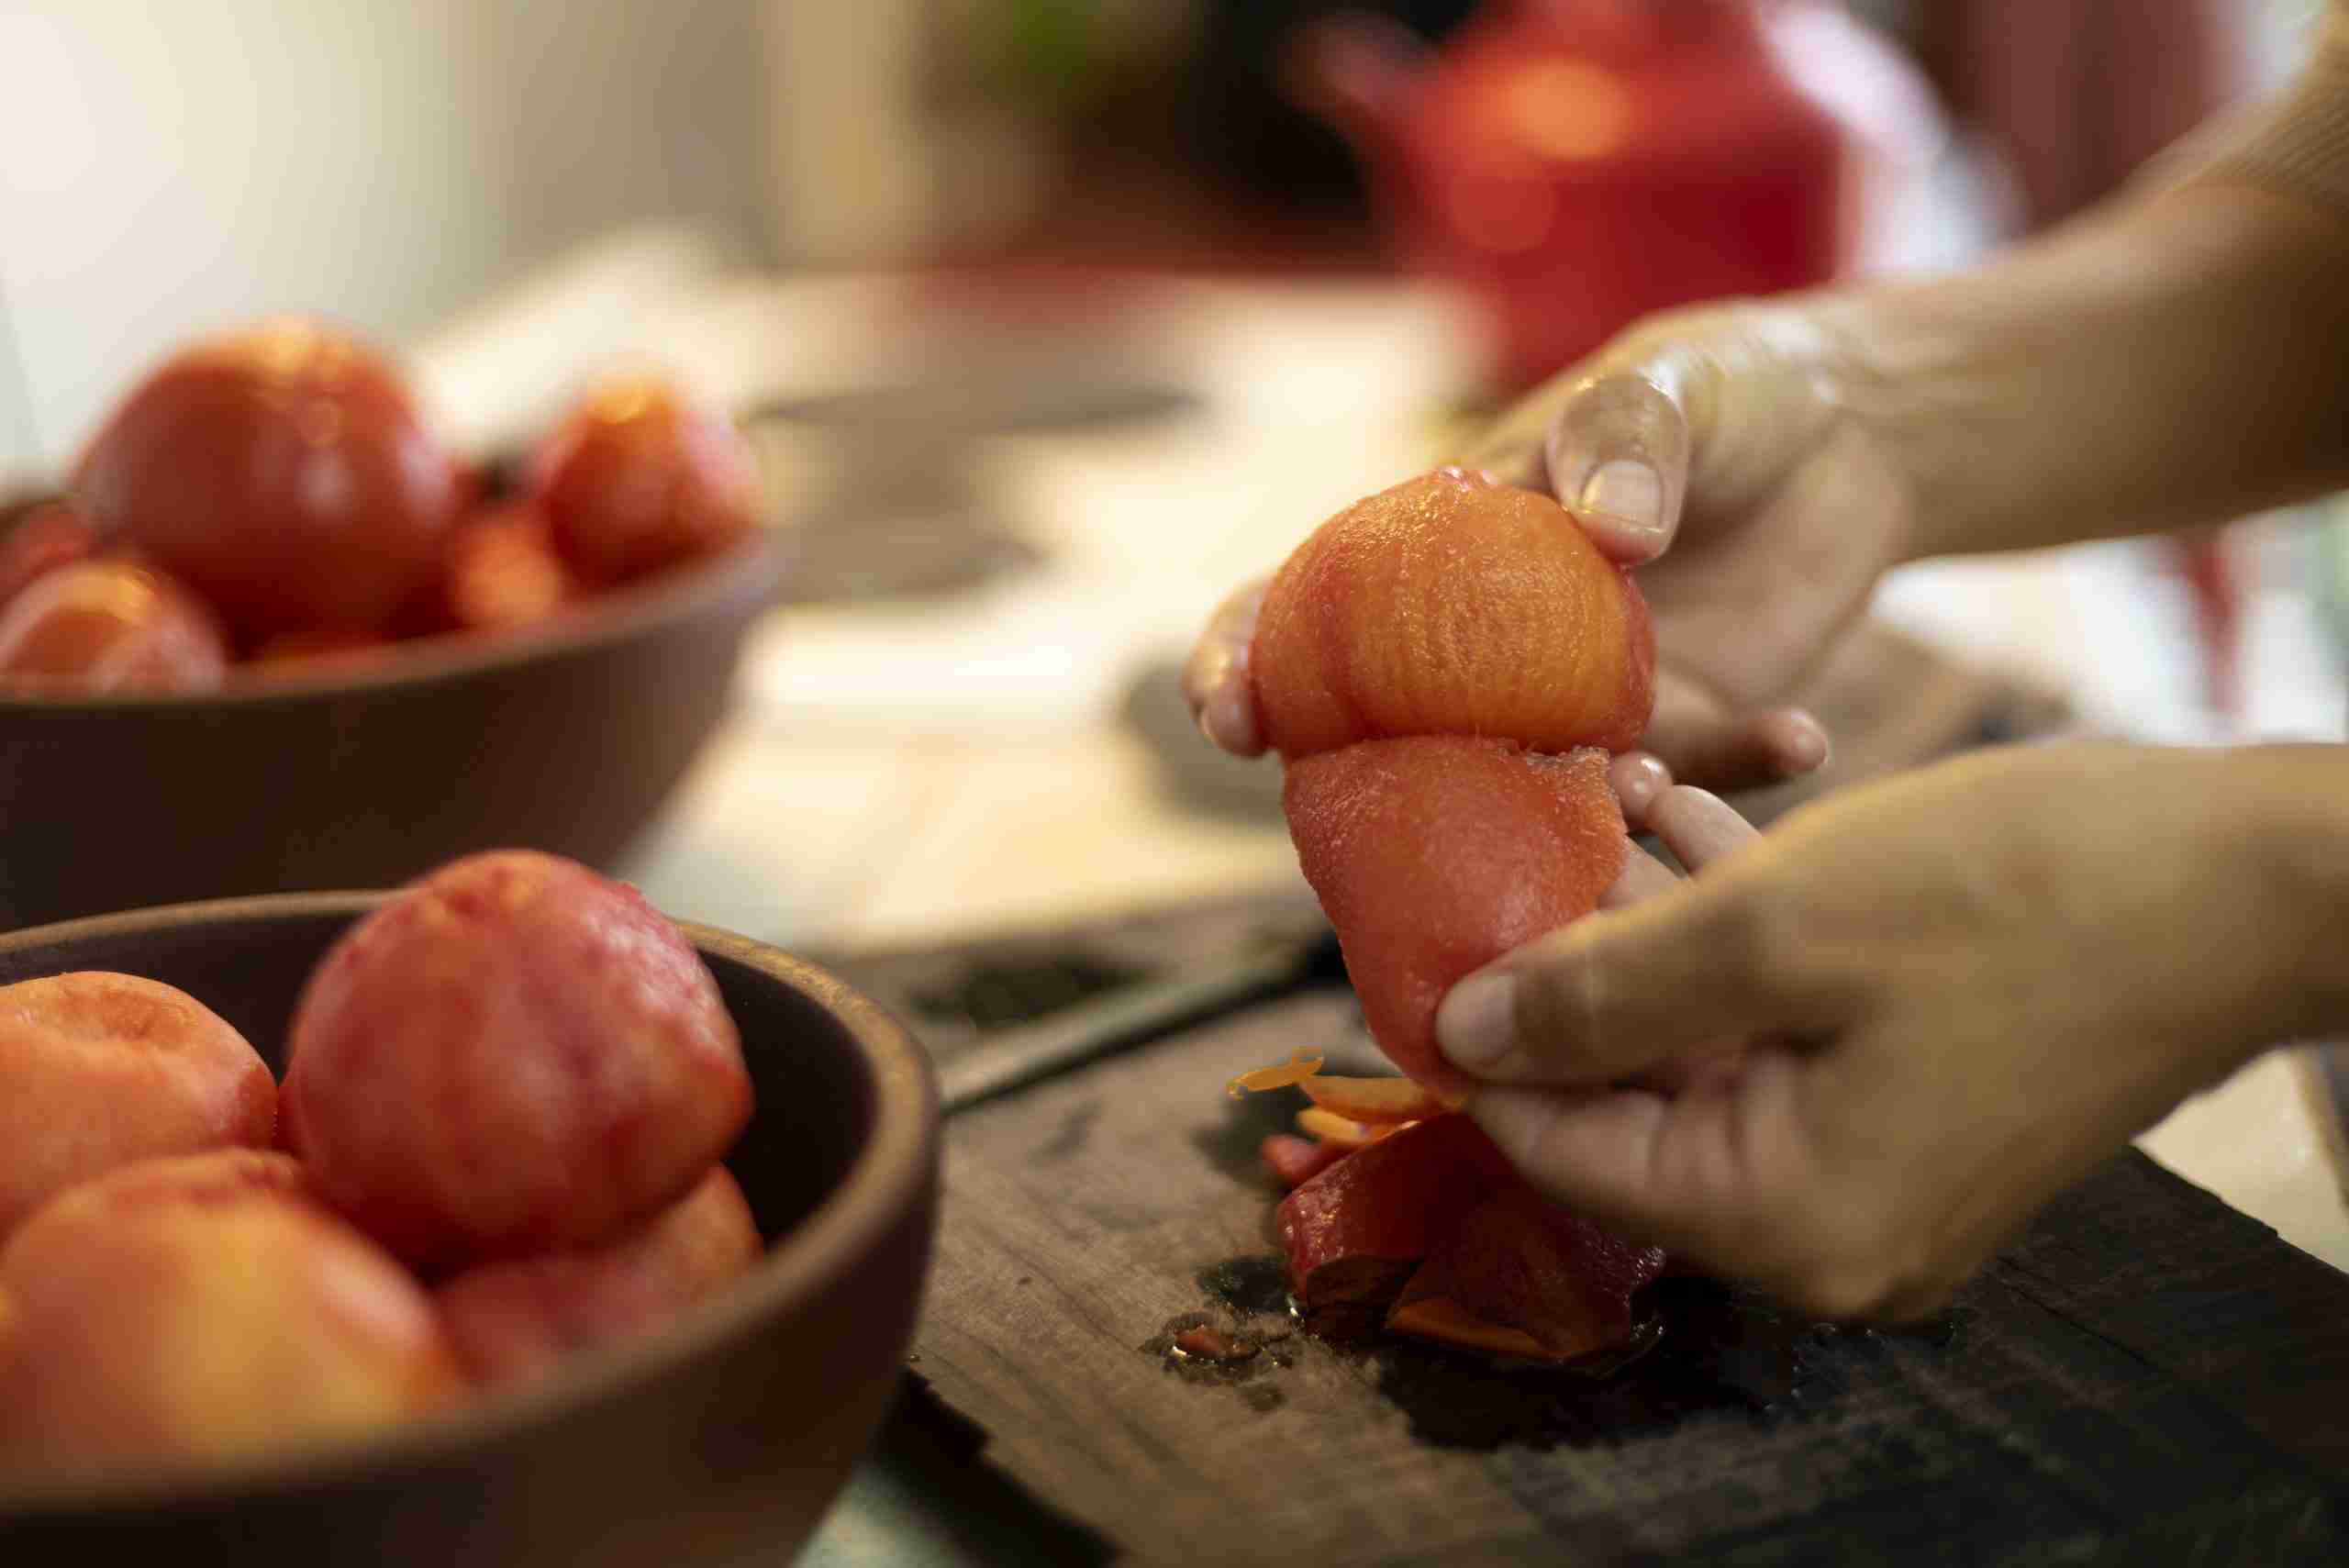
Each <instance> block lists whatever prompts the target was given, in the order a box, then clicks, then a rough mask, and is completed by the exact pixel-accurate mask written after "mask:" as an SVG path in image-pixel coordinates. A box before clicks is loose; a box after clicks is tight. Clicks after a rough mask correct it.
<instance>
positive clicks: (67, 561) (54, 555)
mask: <svg viewBox="0 0 2349 1568" xmlns="http://www.w3.org/2000/svg"><path fill="white" fill-rule="evenodd" d="M97 542H98V541H97V539H96V537H95V535H93V534H92V533H91V532H90V528H89V525H88V524H86V523H84V522H83V521H82V518H81V516H80V514H79V513H77V512H75V511H74V510H73V508H72V506H69V505H67V504H66V503H65V502H62V501H45V502H42V503H40V504H39V505H37V506H28V507H27V508H26V509H25V510H24V511H23V513H22V514H21V515H19V516H17V517H0V606H5V605H6V604H7V602H8V601H9V600H11V599H13V598H15V597H16V596H17V595H18V594H20V593H22V592H23V591H24V590H25V589H26V588H27V587H28V586H29V585H30V584H31V583H32V581H33V579H34V578H36V577H39V575H40V574H41V573H44V572H53V571H55V570H56V569H57V568H58V567H61V566H70V565H72V563H73V562H77V561H80V560H82V559H83V558H84V557H86V556H88V555H89V554H90V553H91V552H92V551H93V550H95V549H96V548H97Z"/></svg>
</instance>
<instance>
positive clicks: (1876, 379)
mask: <svg viewBox="0 0 2349 1568" xmlns="http://www.w3.org/2000/svg"><path fill="white" fill-rule="evenodd" d="M1929 286H1930V285H1929ZM1815 319H1816V320H1817V323H1818V326H1819V340H1820V343H1821V344H1822V345H1823V348H1822V352H1821V361H1822V363H1821V373H1820V377H1819V395H1820V398H1821V400H1822V401H1824V402H1826V403H1827V404H1828V405H1829V406H1831V408H1832V409H1833V410H1834V412H1835V415H1836V417H1837V421H1838V423H1839V425H1840V426H1841V433H1840V439H1842V441H1843V442H1844V443H1845V444H1846V445H1848V446H1850V447H1852V448H1854V449H1855V450H1858V451H1859V452H1860V453H1861V454H1862V460H1863V461H1864V462H1867V463H1869V464H1871V465H1873V466H1874V467H1875V468H1876V470H1877V472H1878V473H1879V474H1880V476H1881V483H1880V488H1881V490H1882V492H1883V494H1884V495H1887V497H1888V498H1889V503H1890V504H1889V505H1888V506H1887V507H1886V508H1885V509H1884V511H1883V513H1882V514H1881V516H1879V517H1873V518H1870V519H1868V521H1869V522H1870V523H1871V524H1872V525H1876V526H1880V528H1881V530H1882V537H1881V538H1880V539H1878V540H1877V541H1876V542H1877V543H1878V544H1879V546H1880V547H1881V549H1882V551H1883V554H1884V556H1885V563H1886V565H1887V567H1889V566H1897V565H1899V564H1901V563H1903V562H1910V561H1920V560H1924V559H1926V558H1928V557H1932V556H1940V555H1956V554H1965V553H1967V552H1968V551H1971V550H1976V549H1979V548H1980V546H1979V545H1978V544H1976V542H1975V541H1976V539H1978V538H1979V537H1980V535H1981V533H1982V531H1983V528H1984V525H1983V522H1982V519H1981V518H1980V517H1978V516H1977V514H1978V513H1979V512H1980V510H1981V503H1982V501H1983V498H1984V491H1985V486H1984V484H1983V483H1982V468H1983V455H1982V451H1981V449H1980V445H1979V441H1978V439H1975V438H1974V437H1971V436H1969V434H1968V432H1969V431H1973V430H1976V427H1977V426H1978V423H1979V417H1980V416H1981V415H1982V413H1983V411H1985V410H1995V409H1996V408H1997V407H1998V406H1999V405H2000V403H2001V402H2002V401H2011V397H2012V390H2011V389H2009V388H2008V387H2006V386H2004V385H2003V384H2002V383H2001V378H2000V374H1999V373H1998V367H1997V366H1996V364H1995V363H1994V362H1992V361H1989V360H1988V359H1987V357H1986V356H1984V355H1982V354H1980V353H1978V352H1977V351H1976V350H1975V349H1974V347H1973V346H1972V345H1971V344H1970V343H1969V342H1968V341H1967V339H1966V338H1965V334H1963V333H1962V332H1959V331H1955V330H1953V329H1952V328H1951V327H1950V325H1949V324H1948V323H1947V322H1945V321H1942V320H1938V319H1936V318H1935V317H1934V316H1933V315H1932V313H1928V312H1920V311H1919V310H1918V309H1917V308H1915V298H1914V295H1913V293H1912V292H1911V291H1904V290H1884V291H1872V292H1865V293H1847V294H1838V295H1825V296H1822V297H1821V298H1820V301H1819V302H1818V306H1817V308H1816V311H1815Z"/></svg>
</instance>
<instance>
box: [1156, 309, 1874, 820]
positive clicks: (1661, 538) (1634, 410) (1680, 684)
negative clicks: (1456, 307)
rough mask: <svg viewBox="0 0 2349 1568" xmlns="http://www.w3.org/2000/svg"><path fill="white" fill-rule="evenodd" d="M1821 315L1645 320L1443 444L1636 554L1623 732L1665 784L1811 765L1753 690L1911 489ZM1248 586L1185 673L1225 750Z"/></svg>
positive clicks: (1790, 690) (1189, 690)
mask: <svg viewBox="0 0 2349 1568" xmlns="http://www.w3.org/2000/svg"><path fill="white" fill-rule="evenodd" d="M1841 319H1842V317H1841V315H1840V313H1839V311H1838V308H1837V307H1836V306H1833V305H1832V304H1831V303H1830V302H1828V301H1826V300H1823V299H1822V300H1820V301H1814V302H1810V303H1808V304H1801V303H1798V304H1794V305H1772V306H1754V305H1737V306H1720V307H1714V308H1710V309H1706V310H1700V311H1694V312H1684V313H1679V314H1675V315H1670V316H1665V317H1657V318H1655V319H1654V320H1652V321H1650V322H1647V323H1644V324H1642V325H1641V326H1640V327H1637V328H1633V329H1632V330H1631V331H1630V332H1629V333H1627V334H1625V335H1624V336H1623V337H1621V338H1620V339H1617V340H1616V341H1615V342H1614V343H1612V344H1610V345H1609V347H1607V348H1606V349H1604V350H1601V351H1600V352H1599V353H1598V354H1597V355H1596V356H1594V357H1593V358H1592V359H1590V360H1588V361H1585V362H1584V363H1582V364H1579V365H1576V366H1575V367H1574V368H1573V369H1571V370H1569V371H1567V372H1565V373H1564V374H1562V375H1560V376H1559V377H1558V378H1557V379H1555V380H1554V381H1553V382H1551V383H1550V384H1548V385H1546V386H1544V387H1542V388H1541V389H1540V390H1539V391H1537V392H1535V393H1533V394H1532V395H1530V396H1529V397H1527V398H1526V399H1525V400H1524V401H1523V402H1521V403H1520V404H1519V405H1518V406H1517V407H1516V408H1515V409H1513V410H1512V411H1511V412H1510V413H1508V415H1506V416H1505V417H1502V418H1501V419H1500V420H1499V421H1498V422H1497V424H1496V425H1495V426H1494V427H1493V428H1492V429H1491V430H1490V431H1489V432H1488V433H1487V435H1486V437H1485V438H1484V439H1482V440H1481V441H1479V442H1478V443H1477V444H1476V445H1475V448H1474V450H1471V451H1470V452H1469V453H1467V454H1466V455H1465V457H1464V460H1463V461H1464V462H1465V463H1466V464H1467V465H1468V466H1471V467H1475V468H1481V469H1483V470H1485V471H1486V473H1490V474H1491V475H1492V476H1493V477H1494V478H1495V479H1497V480H1498V481H1499V482H1501V483H1503V484H1517V485H1522V486H1525V487H1527V488H1531V489H1540V490H1545V491H1547V492H1549V493H1550V494H1552V495H1555V496H1556V497H1557V498H1558V499H1559V500H1560V501H1561V502H1563V503H1564V505H1565V506H1568V507H1570V508H1572V509H1573V510H1574V512H1575V515H1576V517H1578V518H1580V519H1581V521H1582V524H1583V526H1584V528H1586V529H1587V530H1588V531H1589V533H1590V535H1591V537H1592V538H1593V539H1596V540H1597V541H1598V545H1599V548H1600V549H1602V550H1605V551H1606V552H1607V553H1608V555H1609V556H1610V557H1611V558H1612V559H1614V560H1616V561H1618V562H1622V563H1624V564H1627V565H1634V566H1638V567H1639V569H1640V570H1639V582H1640V586H1641V588H1642V591H1643V592H1644V593H1645V594H1646V595H1647V600H1648V605H1649V607H1650V609H1651V610H1652V611H1653V617H1654V623H1655V631H1656V701H1655V713H1654V716H1653V717H1652V718H1651V720H1650V721H1649V726H1648V730H1647V733H1646V735H1645V737H1644V738H1643V739H1642V741H1641V745H1642V747H1643V748H1644V749H1646V750H1647V751H1653V752H1654V753H1655V754H1656V755H1657V756H1658V757H1660V758H1661V759H1662V760H1663V761H1664V763H1665V764H1666V765H1667V766H1668V767H1669V768H1670V769H1671V770H1672V772H1673V773H1674V774H1675V776H1676V777H1678V778H1680V779H1682V780H1684V781H1688V782H1692V783H1701V784H1709V785H1714V786H1717V787H1728V786H1731V785H1737V784H1756V783H1763V782H1767V781H1769V780H1773V779H1777V778H1783V777H1787V776H1790V775H1793V774H1798V773H1808V772H1809V771H1811V770H1812V769H1814V768H1817V767H1818V766H1820V764H1821V763H1822V762H1825V761H1826V760H1827V751H1828V742H1827V736H1826V734H1825V732H1824V731H1823V730H1822V729H1821V728H1820V726H1819V724H1818V722H1817V721H1816V720H1815V719H1813V718H1811V717H1809V715H1808V714H1805V713H1803V712H1801V711H1800V710H1798V709H1795V708H1789V707H1784V706H1773V705H1776V704H1780V703H1783V702H1785V701H1786V700H1787V699H1788V698H1789V697H1790V696H1791V695H1793V694H1795V693H1796V692H1797V691H1798V689H1799V687H1800V685H1801V683H1802V682H1803V680H1804V678H1805V677H1807V676H1808V675H1809V674H1810V673H1812V672H1813V671H1814V670H1815V668H1816V667H1817V665H1818V663H1819V662H1820V659H1821V658H1822V656H1823V655H1824V654H1825V653H1826V651H1827V650H1828V649H1829V648H1830V647H1831V645H1832V643H1833V640H1834V638H1835V636H1836V634H1837V633H1838V632H1840V631H1842V629H1843V628H1845V627H1846V626H1848V625H1849V624H1850V623H1851V622H1852V620H1853V619H1854V617H1856V616H1857V615H1858V614H1859V612H1860V610H1861V609H1862V607H1863V606H1865V603H1866V601H1867V596H1868V593H1869V590H1870V589H1871V588H1872V587H1873V586H1874V585H1875V584H1876V578H1877V577H1878V576H1880V575H1881V574H1882V573H1883V572H1884V570H1885V569H1886V568H1887V566H1889V565H1890V564H1892V563H1893V562H1895V561H1896V560H1898V558H1899V556H1900V553H1901V551H1902V550H1903V548H1904V546H1905V544H1906V542H1907V538H1908V532H1909V515H1910V506H1911V503H1910V499H1909V495H1908V494H1907V491H1906V487H1905V485H1904V484H1903V483H1902V481H1901V480H1900V478H1899V477H1898V470H1897V469H1896V466H1895V464H1894V463H1893V462H1892V460H1891V458H1890V457H1889V455H1888V454H1887V451H1886V450H1883V447H1882V443H1881V442H1880V441H1879V439H1877V437H1876V435H1875V434H1874V433H1873V427H1872V423H1871V420H1870V419H1869V418H1868V417H1865V407H1866V406H1867V405H1868V404H1869V403H1870V402H1871V399H1870V398H1867V397H1861V396H1858V395H1855V394H1854V388H1855V386H1856V385H1857V384H1858V383H1859V382H1860V381H1862V380H1863V379H1864V377H1863V373H1862V371H1861V369H1860V367H1859V365H1858V363H1857V361H1856V360H1855V358H1854V356H1851V355H1849V354H1847V353H1845V352H1844V351H1843V350H1842V347H1841V346H1840V345H1841V344H1842V341H1843V340H1844V339H1845V338H1846V337H1847V336H1848V332H1847V331H1846V330H1845V329H1843V328H1839V327H1838V326H1837V325H1836V323H1837V322H1838V321H1840V320H1841ZM1865 379H1868V380H1869V381H1870V382H1871V384H1873V381H1874V377H1873V375H1872V373H1871V374H1870V375H1868V376H1867V377H1865ZM1263 601H1264V584H1263V583H1261V582H1259V583H1253V584H1248V585H1246V586H1244V587H1242V588H1241V589H1240V590H1239V591H1238V592H1236V593H1234V594H1233V595H1231V596H1230V598H1229V599H1227V600H1226V601H1225V603H1224V604H1223V606H1221V607H1220V608H1219V610H1217V612H1216V613H1215V615H1214V617H1212V618H1211V620H1210V621H1209V623H1208V628H1207V630H1206V632H1205V633H1204V634H1203V635H1202V636H1201V637H1200V639H1199V641H1198V644H1197V647H1196V648H1195V649H1194V650H1193V651H1192V654H1191V658H1190V661H1189V662H1188V663H1187V664H1186V666H1185V669H1184V673H1183V689H1184V694H1185V696H1186V698H1187V699H1188V701H1189V703H1190V705H1191V710H1192V713H1193V715H1194V716H1195V717H1197V719H1198V721H1199V726H1200V728H1201V729H1202V730H1204V731H1205V732H1206V734H1207V736H1208V740H1212V741H1214V742H1215V743H1216V744H1217V745H1219V746H1221V747H1223V748H1224V749H1225V750H1227V751H1234V752H1237V753H1239V754H1241V755H1242V756H1252V755H1255V754H1256V753H1257V752H1259V751H1262V750H1263V749H1264V738H1263V731H1262V728H1261V726H1260V725H1259V722H1258V718H1257V714H1256V706H1255V692H1254V687H1253V684H1252V680H1251V678H1250V674H1249V670H1248V658H1249V644H1250V639H1252V638H1253V636H1254V635H1255V628H1256V616H1257V611H1258V609H1259V608H1260V607H1261V606H1262V604H1263Z"/></svg>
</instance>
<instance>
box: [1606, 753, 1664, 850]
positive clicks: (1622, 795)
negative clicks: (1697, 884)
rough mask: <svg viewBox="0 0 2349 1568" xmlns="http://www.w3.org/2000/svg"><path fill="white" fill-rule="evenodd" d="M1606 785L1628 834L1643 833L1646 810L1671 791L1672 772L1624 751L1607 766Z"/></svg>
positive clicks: (1649, 759) (1651, 758) (1642, 756)
mask: <svg viewBox="0 0 2349 1568" xmlns="http://www.w3.org/2000/svg"><path fill="white" fill-rule="evenodd" d="M1607 782H1608V784H1610V785H1611V786H1613V788H1614V791H1615V799H1616V801H1617V803H1618V804H1620V806H1622V808H1623V820H1624V822H1625V823H1627V824H1628V825H1629V826H1630V827H1631V831H1632V832H1634V833H1644V832H1646V831H1647V815H1648V810H1649V808H1650V807H1651V806H1653V805H1654V804H1655V799H1656V797H1657V796H1658V795H1662V794H1664V791H1666V790H1668V789H1670V788H1671V787H1672V770H1671V769H1669V768H1667V767H1665V766H1664V763H1663V762H1659V761H1658V760H1657V759H1655V758H1653V757H1651V756H1649V755H1648V754H1647V753H1646V752H1644V751H1626V752H1624V753H1623V754H1622V755H1621V756H1620V757H1617V758H1614V759H1613V760H1612V761H1610V762H1609V763H1608V764H1607ZM1675 852H1676V851H1675Z"/></svg>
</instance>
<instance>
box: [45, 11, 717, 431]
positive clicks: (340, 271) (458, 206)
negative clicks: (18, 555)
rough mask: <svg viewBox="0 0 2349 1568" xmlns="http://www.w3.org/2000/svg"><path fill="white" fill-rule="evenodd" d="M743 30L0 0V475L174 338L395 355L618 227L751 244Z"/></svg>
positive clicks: (676, 21)
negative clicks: (306, 320)
mask: <svg viewBox="0 0 2349 1568" xmlns="http://www.w3.org/2000/svg"><path fill="white" fill-rule="evenodd" d="M761 10H762V6H761V4H760V0H0V471H6V470H7V469H9V468H11V467H19V468H21V467H23V466H24V465H25V464H27V463H28V462H31V463H33V464H36V465H49V466H53V465H55V464H57V463H60V462H63V461H65V460H66V459H67V457H68V455H69V454H70V453H71V451H72V450H73V449H74V447H75V446H76V445H78V443H79V442H80V440H81V439H83V437H84V435H85V434H86V433H87V430H88V428H89V426H90V424H91V422H92V421H93V420H94V419H95V417H97V416H98V414H99V413H100V412H101V411H102V409H103V408H104V406H105V405H106V402H107V401H108V400H110V399H111V397H112V396H113V395H115V394H116V392H117V390H118V389H119V388H120V387H121V385H122V384H124V382H125V381H126V379H127V378H128V377H130V376H132V375H135V374H136V373H137V372H138V370H139V368H140V367H141V366H143V365H145V364H146V363H148V362H150V361H151V360H152V359H153V358H154V357H155V355H156V354H157V353H158V351H159V350H161V348H162V347H163V346H164V345H167V344H169V343H171V342H173V340H175V339H179V338H181V337H184V336H185V335H186V334H188V333H190V332H194V331H200V330H204V329H206V328H213V327H217V326H219V325H222V324H225V323H228V322H232V321H237V320H241V319H244V318H247V317H252V316H254V315H257V314H262V313H265V312H269V311H274V310H302V311H320V312H325V313H328V314H331V315H335V316H339V317H343V318H344V319H347V320H350V321H352V322H354V323H356V324H357V325H359V326H361V327H362V328H367V329H369V330H371V331H374V332H378V333H381V334H384V335H386V336H388V337H391V338H394V339H397V338H400V337H403V336H406V335H408V334H412V333H414V332H416V331H418V330H420V329H422V328H426V327H428V326H429V325H431V324H432V323H434V322H436V321H438V320H440V319H441V318H442V317H445V316H447V315H448V314H450V313H451V312H452V311H454V310H457V309H459V308H460V307H462V306H463V305H465V304H466V303H467V302H468V301H470V300H472V299H473V298H475V297H477V296H478V295H481V294H483V293H484V292H485V291H486V290H487V289H488V288H490V287H491V285H493V284H495V282H496V281H497V280H498V279H499V278H500V277H501V276H503V275H505V274H507V273H508V272H511V271H512V270H514V269H515V268H517V267H518V266H521V265H525V264H528V263H529V262H531V261H536V260H538V259H540V258H541V257H543V256H545V255H547V254H548V253H550V252H551V250H555V249H557V248H559V247H561V246H562V245H565V244H568V243H569V242H571V241H573V240H575V239H582V238H584V237H586V236H589V235H592V234H595V233H598V232H601V231H603V230H605V229H607V228H611V227H613V226H615V225H617V224H618V223H621V222H623V221H626V220H628V219H630V218H636V217H686V218H691V219H695V220H696V221H700V222H703V223H706V224H707V225H708V226H709V227H711V228H713V229H714V230H716V231H717V232H718V233H719V234H721V235H723V236H726V237H729V238H735V239H742V240H745V241H747V240H749V239H751V238H752V237H754V236H756V235H757V234H758V233H759V232H760V230H761V224H760V222H759V219H758V206H759V198H758V192H759V190H760V189H761V186H762V177H761V171H762V167H763V165H762V163H761V156H760V150H759V147H758V143H757V137H758V134H759V133H758V125H759V116H758V114H757V97H756V93H757V87H756V83H757V80H758V74H759V71H760V58H761V54H760V50H759V48H758V39H759V37H760V26H761ZM12 348H13V355H12V354H11V349H12ZM12 359H13V361H14V367H13V368H14V373H13V374H12V373H11V363H10V361H11V360H12Z"/></svg>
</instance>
